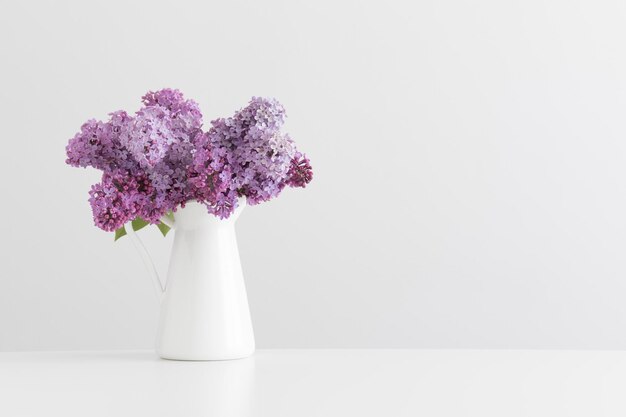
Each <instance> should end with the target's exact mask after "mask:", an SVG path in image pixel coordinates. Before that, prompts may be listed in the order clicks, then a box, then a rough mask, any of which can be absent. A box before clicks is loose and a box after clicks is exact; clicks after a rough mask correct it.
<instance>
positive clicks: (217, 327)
mask: <svg viewBox="0 0 626 417" xmlns="http://www.w3.org/2000/svg"><path fill="white" fill-rule="evenodd" d="M244 205H245V203H243V201H240V204H239V207H238V208H237V210H236V211H235V213H233V214H232V215H231V216H230V217H229V218H228V219H225V220H220V219H219V218H217V217H215V216H213V215H210V214H208V213H207V210H206V207H205V206H203V205H202V204H200V203H198V202H195V201H190V202H188V203H187V204H186V206H185V208H182V209H179V210H178V211H177V212H176V214H175V217H176V221H175V235H174V244H173V247H172V254H171V257H170V264H169V269H168V273H167V281H166V289H165V292H164V295H163V299H162V302H161V312H160V317H159V327H158V331H157V341H156V351H157V353H158V355H159V356H161V357H162V358H165V359H178V360H226V359H237V358H244V357H247V356H250V355H252V353H253V352H254V347H255V345H254V334H253V330H252V322H251V319H250V311H249V308H248V297H247V295H246V288H245V283H244V279H243V273H242V269H241V263H240V260H239V250H238V248H237V238H236V236H235V221H236V220H237V217H238V216H239V214H240V212H241V210H242V209H243V206H244Z"/></svg>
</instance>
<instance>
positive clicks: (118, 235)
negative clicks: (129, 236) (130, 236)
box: [114, 226, 126, 242]
mask: <svg viewBox="0 0 626 417" xmlns="http://www.w3.org/2000/svg"><path fill="white" fill-rule="evenodd" d="M125 235H126V229H125V228H124V226H122V227H120V228H119V229H117V230H116V231H115V240H114V242H115V241H116V240H117V239H119V238H121V237H122V236H125Z"/></svg>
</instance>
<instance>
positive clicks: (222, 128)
mask: <svg viewBox="0 0 626 417" xmlns="http://www.w3.org/2000/svg"><path fill="white" fill-rule="evenodd" d="M142 99H143V104H144V106H143V107H142V108H141V109H140V110H139V111H137V112H136V113H135V115H134V116H130V115H128V114H127V113H126V112H124V111H117V112H114V113H111V114H110V115H109V120H107V121H105V122H101V121H96V120H89V121H88V122H86V123H85V124H83V126H82V127H81V130H80V132H78V133H77V134H76V135H75V136H74V138H72V139H71V140H70V141H69V143H68V145H67V148H66V151H67V160H66V162H67V163H68V164H70V165H72V166H76V167H88V166H89V167H93V168H97V169H99V170H101V171H102V172H103V175H102V181H101V182H100V183H98V184H95V185H93V186H92V189H91V191H90V192H89V196H90V198H89V202H90V204H91V208H92V210H93V217H94V222H95V224H96V226H98V227H99V228H101V229H103V230H106V231H113V230H116V229H118V228H120V227H121V226H123V225H124V224H125V223H126V222H128V221H130V220H133V219H135V218H138V217H139V218H142V219H144V220H146V221H148V222H150V223H158V222H159V221H160V219H161V217H162V216H163V215H165V214H166V213H167V212H168V211H170V210H171V211H175V210H176V209H177V208H178V207H179V206H184V204H185V202H187V201H190V200H197V201H199V202H201V203H203V204H205V205H206V206H207V211H208V212H209V213H211V214H213V215H215V216H218V217H220V218H227V217H228V216H230V214H231V213H232V212H233V211H234V210H235V208H236V207H237V199H238V197H246V200H247V202H248V203H249V204H251V205H254V204H258V203H260V202H263V201H267V200H269V199H271V198H273V197H276V196H278V194H280V192H281V191H282V190H283V189H284V188H285V187H286V186H291V187H305V186H306V184H308V183H309V182H310V181H311V179H312V175H313V171H312V169H311V165H310V162H309V160H308V159H307V158H306V157H305V156H304V155H303V154H301V153H300V152H298V151H297V150H296V147H295V145H294V142H293V141H292V140H291V138H290V137H289V136H288V135H287V134H285V133H282V132H281V131H280V128H281V127H282V125H283V123H284V120H285V110H284V108H283V107H282V105H281V104H280V103H279V102H278V101H276V100H273V99H264V98H256V97H255V98H252V100H251V101H250V103H249V104H248V106H246V107H244V108H243V109H241V110H239V111H238V112H236V113H235V114H234V115H233V116H232V117H229V118H225V119H217V120H214V121H212V122H211V128H210V129H209V130H208V131H203V130H202V114H201V113H200V109H199V107H198V104H197V103H196V102H194V101H193V100H185V98H184V97H183V95H182V93H181V92H180V91H178V90H172V89H164V90H160V91H157V92H149V93H147V94H146V95H145V96H144V97H143V98H142Z"/></svg>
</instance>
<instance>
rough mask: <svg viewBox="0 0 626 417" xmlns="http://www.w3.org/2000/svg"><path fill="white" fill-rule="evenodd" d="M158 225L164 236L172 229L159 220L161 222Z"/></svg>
mask: <svg viewBox="0 0 626 417" xmlns="http://www.w3.org/2000/svg"><path fill="white" fill-rule="evenodd" d="M157 227H158V228H159V230H160V231H161V234H163V236H167V232H169V231H170V227H169V226H168V225H166V224H165V223H163V222H159V224H157Z"/></svg>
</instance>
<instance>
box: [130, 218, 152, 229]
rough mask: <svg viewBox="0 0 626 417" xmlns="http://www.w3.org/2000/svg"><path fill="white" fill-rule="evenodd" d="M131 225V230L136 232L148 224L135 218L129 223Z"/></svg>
mask: <svg viewBox="0 0 626 417" xmlns="http://www.w3.org/2000/svg"><path fill="white" fill-rule="evenodd" d="M131 224H132V225H133V230H134V231H135V232H136V231H138V230H141V229H143V228H144V227H146V226H147V225H149V224H150V223H148V222H147V221H145V220H144V219H142V218H141V217H137V218H136V219H135V220H133V221H132V222H131Z"/></svg>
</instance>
